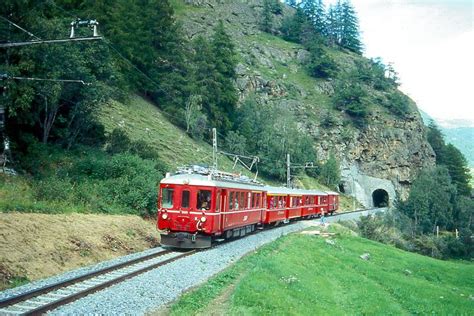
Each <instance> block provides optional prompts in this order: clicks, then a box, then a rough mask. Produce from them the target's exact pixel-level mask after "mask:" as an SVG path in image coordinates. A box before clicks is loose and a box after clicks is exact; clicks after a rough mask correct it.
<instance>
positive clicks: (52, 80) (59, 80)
mask: <svg viewBox="0 0 474 316" xmlns="http://www.w3.org/2000/svg"><path fill="white" fill-rule="evenodd" d="M6 79H13V80H29V81H49V82H62V83H80V84H83V85H86V86H89V85H91V84H92V83H90V82H85V81H84V80H75V79H48V78H35V77H16V76H6Z"/></svg>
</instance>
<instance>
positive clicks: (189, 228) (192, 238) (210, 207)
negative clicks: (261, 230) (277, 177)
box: [158, 169, 266, 248]
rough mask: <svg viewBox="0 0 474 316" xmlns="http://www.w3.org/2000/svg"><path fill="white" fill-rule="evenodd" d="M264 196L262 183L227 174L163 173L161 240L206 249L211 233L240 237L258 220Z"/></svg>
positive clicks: (260, 217)
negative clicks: (170, 174) (164, 174)
mask: <svg viewBox="0 0 474 316" xmlns="http://www.w3.org/2000/svg"><path fill="white" fill-rule="evenodd" d="M197 170H200V169H197ZM265 199H266V192H265V190H264V187H263V185H261V184H258V183H256V182H252V181H250V180H248V179H245V178H237V177H234V176H232V175H231V174H225V173H219V174H214V175H211V174H204V172H202V173H201V174H200V173H195V172H194V170H189V172H183V173H180V174H176V175H173V176H167V177H166V178H165V179H163V180H162V181H161V183H160V197H159V201H158V205H159V210H158V229H160V230H164V231H166V234H162V235H161V243H162V244H163V245H167V246H173V247H179V248H207V247H210V246H211V241H212V237H214V236H222V237H225V238H230V237H236V236H244V235H245V234H247V233H250V232H252V231H254V230H255V229H256V225H258V224H261V223H262V218H263V213H264V211H265V206H264V201H265Z"/></svg>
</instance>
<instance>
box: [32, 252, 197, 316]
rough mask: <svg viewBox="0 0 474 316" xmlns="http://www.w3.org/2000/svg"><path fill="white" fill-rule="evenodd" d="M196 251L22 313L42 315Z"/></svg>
mask: <svg viewBox="0 0 474 316" xmlns="http://www.w3.org/2000/svg"><path fill="white" fill-rule="evenodd" d="M195 252H196V250H191V251H188V252H185V253H183V254H181V255H179V256H176V257H173V258H170V259H166V260H164V261H160V262H158V263H155V264H153V265H150V266H147V267H145V268H142V269H139V270H136V271H134V272H132V273H129V274H126V275H123V276H120V277H118V278H116V279H112V280H110V281H106V282H104V283H101V284H98V285H96V286H94V287H91V288H88V289H85V290H83V291H80V292H76V293H74V294H71V295H69V296H66V297H64V298H61V299H58V300H57V301H54V302H51V303H49V304H46V305H43V306H40V307H38V308H35V309H33V310H29V311H27V312H25V313H24V314H23V315H42V314H44V313H46V312H47V311H50V310H52V309H55V308H57V307H59V306H62V305H66V304H68V303H71V302H73V301H75V300H77V299H80V298H82V297H84V296H87V295H89V294H92V293H95V292H97V291H100V290H102V289H104V288H106V287H109V286H111V285H114V284H117V283H120V282H122V281H124V280H126V279H130V278H132V277H135V276H137V275H139V274H142V273H145V272H147V271H150V270H153V269H156V268H158V267H160V266H163V265H166V264H168V263H171V262H173V261H176V260H178V259H181V258H184V257H187V256H190V255H192V254H194V253H195Z"/></svg>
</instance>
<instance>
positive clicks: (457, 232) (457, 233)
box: [456, 228, 459, 239]
mask: <svg viewBox="0 0 474 316" xmlns="http://www.w3.org/2000/svg"><path fill="white" fill-rule="evenodd" d="M456 239H459V231H458V229H457V228H456Z"/></svg>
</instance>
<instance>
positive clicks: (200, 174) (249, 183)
mask: <svg viewBox="0 0 474 316" xmlns="http://www.w3.org/2000/svg"><path fill="white" fill-rule="evenodd" d="M160 183H161V184H180V185H193V186H207V187H219V188H229V189H242V190H252V191H266V192H268V193H269V194H274V195H322V196H325V195H339V193H337V192H332V191H330V192H324V191H320V190H302V189H291V188H286V187H273V186H264V185H263V184H262V183H260V182H257V181H254V180H251V179H250V178H248V177H245V176H241V175H239V174H231V173H226V172H221V171H216V172H211V170H209V169H208V168H205V167H200V166H185V167H181V168H178V173H176V174H173V175H171V174H169V173H167V174H166V177H165V178H164V179H163V180H161V182H160Z"/></svg>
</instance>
